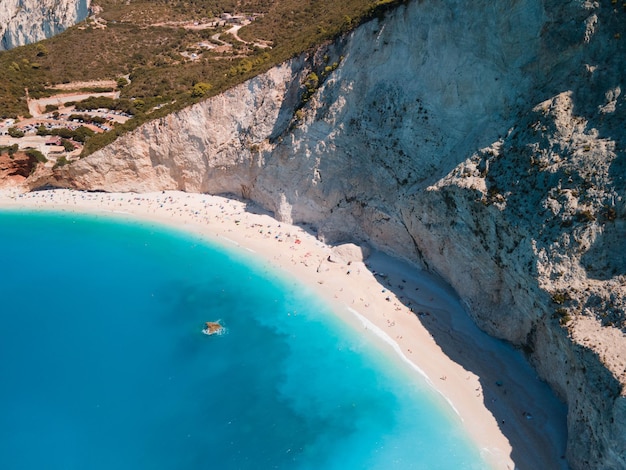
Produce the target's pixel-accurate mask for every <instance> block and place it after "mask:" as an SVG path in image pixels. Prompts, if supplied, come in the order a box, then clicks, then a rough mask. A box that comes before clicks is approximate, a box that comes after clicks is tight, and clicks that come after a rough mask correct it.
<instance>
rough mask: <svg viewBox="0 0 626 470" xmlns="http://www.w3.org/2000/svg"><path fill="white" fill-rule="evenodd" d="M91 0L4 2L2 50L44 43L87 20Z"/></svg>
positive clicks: (0, 17)
mask: <svg viewBox="0 0 626 470" xmlns="http://www.w3.org/2000/svg"><path fill="white" fill-rule="evenodd" d="M90 4H91V0H0V50H7V49H12V48H14V47H17V46H23V45H24V44H30V43H33V42H37V41H41V40H42V39H47V38H50V37H52V36H54V35H56V34H59V33H61V32H63V31H65V30H66V29H67V28H69V27H70V26H73V25H75V24H76V23H78V22H80V21H82V20H84V19H85V18H87V15H88V14H89V6H90Z"/></svg>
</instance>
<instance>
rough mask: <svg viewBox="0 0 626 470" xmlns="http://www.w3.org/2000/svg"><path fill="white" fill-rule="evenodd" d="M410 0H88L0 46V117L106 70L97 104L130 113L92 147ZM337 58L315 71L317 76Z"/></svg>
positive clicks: (24, 112) (24, 111)
mask: <svg viewBox="0 0 626 470" xmlns="http://www.w3.org/2000/svg"><path fill="white" fill-rule="evenodd" d="M406 1H407V0H345V1H342V2H336V1H333V0H303V1H295V0H276V1H272V0H239V1H234V0H186V1H178V0H134V1H133V2H127V1H122V0H94V1H93V2H92V7H93V8H94V11H97V12H98V13H97V14H96V15H95V16H92V17H90V18H88V19H87V20H86V21H84V22H82V23H80V24H79V25H76V26H74V27H72V28H70V29H68V30H67V31H65V32H64V33H62V34H60V35H58V36H55V37H53V38H51V39H49V40H46V41H42V42H40V43H37V44H31V45H27V46H23V47H19V48H16V49H13V50H10V51H4V52H1V53H0V103H2V104H1V105H0V118H20V117H28V116H29V112H28V107H27V95H26V93H25V90H26V89H27V90H28V95H29V96H30V98H32V99H37V98H42V97H46V96H53V95H54V94H57V93H61V92H63V91H60V90H53V89H52V87H51V85H58V84H64V83H71V82H76V81H81V82H85V81H95V80H98V81H99V80H111V81H113V82H114V83H116V85H117V91H118V92H119V94H120V97H119V100H118V101H117V102H115V103H109V104H108V105H107V106H102V105H101V104H102V103H98V108H107V109H114V110H120V109H123V110H124V111H125V112H128V113H129V114H132V115H133V118H132V119H131V120H129V121H127V122H125V123H123V124H118V125H116V126H115V128H114V129H113V130H111V131H109V132H105V133H104V134H96V135H94V136H93V137H92V138H90V139H89V140H88V141H87V142H86V145H85V147H84V149H83V155H88V154H89V153H91V152H93V151H95V150H97V149H99V148H101V147H102V146H104V145H107V144H108V143H110V142H112V141H113V140H114V139H115V138H117V136H119V135H121V134H123V133H125V132H128V131H129V130H132V129H134V128H136V127H137V126H139V125H140V124H142V123H143V122H146V121H147V120H149V119H154V118H158V117H162V116H165V115H167V114H169V113H171V112H174V111H176V110H179V109H181V108H183V107H186V106H188V105H190V104H193V103H195V102H197V101H199V100H202V99H205V98H207V97H210V96H213V95H216V94H219V93H221V92H223V91H224V90H226V89H228V88H231V87H233V86H234V85H237V84H239V83H241V82H243V81H245V80H247V79H249V78H251V77H253V76H255V75H258V74H259V73H262V72H265V71H266V70H268V69H270V68H271V67H273V66H275V65H277V64H279V63H281V62H283V61H285V60H287V59H289V58H291V57H294V56H296V55H298V54H300V53H302V52H304V51H306V50H308V49H310V48H313V47H316V46H317V45H319V44H322V43H323V42H325V41H328V40H332V39H333V38H335V37H337V36H338V35H341V34H343V33H345V32H346V31H349V30H350V29H353V28H355V27H356V26H358V25H359V24H361V23H362V22H364V21H368V20H370V19H373V18H376V17H381V16H383V15H384V14H385V13H386V12H387V11H388V10H389V9H391V8H393V7H395V6H397V5H399V4H402V3H406ZM238 23H240V24H238ZM234 26H236V28H235V29H232V28H233V27H234ZM227 31H228V32H229V33H228V34H225V33H226V32H227ZM333 66H335V65H334V64H327V65H326V68H327V69H328V70H323V71H319V72H316V73H317V75H318V83H319V80H321V79H322V78H323V77H321V75H322V74H323V73H325V74H328V73H330V72H332V70H333ZM310 78H311V79H313V78H314V77H310ZM310 85H311V86H310V87H309V86H307V90H309V89H311V90H314V89H315V88H316V86H315V83H314V80H311V83H310ZM83 90H89V91H90V92H95V91H94V90H97V92H104V91H110V90H111V88H110V87H95V88H87V89H85V88H83ZM75 91H76V90H75ZM87 106H96V102H95V99H94V100H92V101H89V102H88V103H84V102H83V103H80V104H78V106H77V109H78V110H79V111H81V110H85V109H90V108H88V107H87ZM91 109H93V108H91ZM50 111H54V109H53V108H52V107H51V108H50V109H48V110H47V112H50Z"/></svg>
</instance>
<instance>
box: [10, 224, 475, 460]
mask: <svg viewBox="0 0 626 470" xmlns="http://www.w3.org/2000/svg"><path fill="white" fill-rule="evenodd" d="M0 246H2V247H3V248H2V265H1V270H0V297H1V299H2V302H1V303H0V320H1V322H2V323H1V324H2V327H1V328H0V406H1V407H2V408H1V410H0V468H2V469H7V470H8V469H29V470H30V469H37V470H39V469H50V470H54V469H81V470H83V469H92V470H97V469H107V470H108V469H113V468H115V469H248V468H250V469H255V470H260V469H272V468H277V469H413V468H415V469H483V468H485V466H486V465H485V463H484V461H482V460H481V459H480V457H479V453H478V451H477V449H476V448H475V447H473V445H472V444H471V443H470V442H469V440H468V439H467V437H466V436H465V434H464V433H463V431H462V430H461V428H460V425H459V422H458V420H457V419H456V417H455V416H454V415H453V414H452V412H451V411H450V410H449V409H448V408H447V407H446V406H445V405H444V404H443V401H442V399H441V398H440V397H438V396H436V395H435V394H433V393H432V392H431V391H430V390H429V389H428V388H427V386H426V385H425V384H423V383H422V381H421V379H420V378H419V377H415V375H414V374H411V373H410V372H409V371H408V370H406V369H405V368H404V366H403V365H401V363H400V361H398V360H394V358H393V356H392V353H391V352H390V351H388V350H387V349H386V348H385V347H384V346H383V345H382V344H379V345H377V344H376V340H375V339H374V337H373V336H368V337H364V336H363V335H364V332H363V331H355V330H354V329H352V328H350V327H348V326H347V325H346V324H345V323H343V322H342V320H340V319H338V318H337V316H336V315H333V314H331V312H330V311H329V310H328V308H327V307H325V306H324V305H322V304H321V303H320V302H319V301H317V300H316V299H315V298H314V297H313V296H312V295H311V294H310V293H308V292H307V291H306V290H305V289H303V288H301V287H300V286H298V285H296V284H293V282H289V281H286V280H284V279H281V278H280V277H278V276H276V275H275V274H272V273H268V272H267V270H266V268H265V267H264V266H263V264H262V263H261V262H259V261H255V262H249V261H245V260H243V258H241V257H240V255H239V254H235V253H232V252H226V251H223V250H221V249H218V248H216V247H213V246H209V245H207V244H206V243H204V242H201V241H199V240H197V239H195V238H193V237H191V236H189V235H186V234H182V233H177V232H172V231H168V230H165V229H163V230H161V229H160V230H158V231H155V229H153V228H152V229H151V228H148V227H142V226H140V225H134V224H130V225H129V224H122V223H120V222H115V221H113V220H109V219H106V220H102V219H99V220H98V219H96V218H88V217H76V216H69V215H62V214H37V213H31V214H27V213H11V212H5V213H0ZM217 319H220V320H222V322H223V323H224V325H226V327H227V329H228V332H227V334H225V335H223V336H219V337H218V336H206V335H203V334H201V328H202V326H203V323H204V322H205V321H212V320H217Z"/></svg>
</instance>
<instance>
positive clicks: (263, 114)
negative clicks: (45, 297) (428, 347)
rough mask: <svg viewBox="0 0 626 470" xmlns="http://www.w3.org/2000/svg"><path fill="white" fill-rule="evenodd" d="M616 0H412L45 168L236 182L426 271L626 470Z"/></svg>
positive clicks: (603, 459) (621, 55)
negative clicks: (530, 368)
mask: <svg viewBox="0 0 626 470" xmlns="http://www.w3.org/2000/svg"><path fill="white" fill-rule="evenodd" d="M618 3H619V5H618V4H613V3H612V2H609V1H606V2H602V4H600V3H597V2H586V1H569V2H560V1H556V0H543V1H541V0H503V1H499V2H491V1H487V0H476V1H474V2H461V1H459V0H432V1H429V2H422V1H412V2H408V3H407V5H406V6H403V7H400V8H398V9H397V10H395V11H393V12H392V13H390V14H389V15H387V17H386V18H385V19H384V20H381V21H378V20H375V21H372V22H369V23H367V24H365V25H363V26H362V27H360V28H359V29H358V30H356V31H355V32H353V33H352V34H351V35H350V36H349V37H346V38H344V39H342V40H341V41H338V42H337V43H335V44H333V45H331V46H328V47H326V48H324V49H321V50H319V51H317V52H316V53H315V54H311V55H310V56H306V57H301V58H298V59H295V60H293V61H291V62H289V63H287V64H283V65H282V66H280V67H277V68H275V69H273V70H271V71H270V72H268V73H266V74H264V75H263V76H260V77H257V78H255V79H253V80H251V81H249V82H247V83H245V84H244V85H241V86H239V87H236V88H234V89H232V90H230V91H229V92H227V93H224V94H223V95H220V96H217V97H215V98H212V99H210V100H207V101H206V102H203V103H200V104H198V105H195V106H193V107H190V108H188V109H185V110H183V111H180V112H178V113H177V114H175V115H171V116H169V117H167V118H164V119H160V120H157V121H154V122H150V123H147V124H145V125H144V126H142V127H141V128H139V129H138V130H136V131H135V132H133V133H132V134H130V135H127V136H124V137H122V138H120V139H119V140H118V141H116V142H115V143H113V144H112V145H110V146H109V147H107V148H105V149H103V150H101V151H99V152H97V153H95V154H93V155H91V156H90V157H88V158H86V159H84V160H81V161H80V162H78V163H76V164H72V165H70V166H67V167H63V168H61V169H59V170H58V171H57V172H56V173H55V175H54V176H53V178H52V179H50V180H49V181H47V182H49V183H51V184H54V185H60V186H73V187H76V188H84V189H94V190H95V189H102V190H108V191H147V190H160V189H179V190H185V191H194V192H210V193H228V192H231V193H235V194H238V195H241V196H243V197H245V198H249V199H253V200H255V201H257V202H259V203H260V204H262V205H264V206H265V207H266V208H268V209H270V210H273V211H274V212H275V214H276V216H277V217H278V218H280V219H282V220H285V221H290V222H303V221H306V222H309V223H312V224H314V225H316V226H317V228H318V230H319V234H320V237H322V238H324V239H326V240H327V241H329V242H338V241H344V240H348V239H355V238H362V239H367V240H369V242H370V243H371V244H373V245H375V246H377V247H378V248H381V249H384V250H386V251H388V252H391V253H394V254H396V255H399V256H402V257H404V258H406V259H409V260H411V261H413V262H415V263H418V264H421V265H423V266H426V267H427V268H428V269H430V270H432V271H435V272H437V273H439V274H440V275H441V276H442V277H443V278H445V279H446V280H447V281H448V282H449V283H450V284H451V285H452V286H453V287H454V288H455V289H456V290H457V292H458V293H459V295H460V296H461V297H462V298H463V299H464V300H465V302H466V304H467V307H468V310H469V311H470V313H471V315H472V316H473V318H474V319H475V320H476V322H477V323H478V324H479V325H480V326H481V327H482V328H484V329H485V330H486V331H488V332H489V333H491V334H493V335H495V336H498V337H500V338H504V339H506V340H508V341H511V342H512V343H514V344H515V345H518V346H519V347H521V348H523V349H524V350H525V351H526V352H527V353H528V356H529V358H530V359H531V361H532V362H533V364H534V365H535V367H536V369H537V371H538V373H539V374H540V375H541V376H542V377H543V378H545V380H547V381H548V382H549V383H550V384H551V386H552V387H553V389H554V390H555V391H556V392H557V393H558V394H559V396H561V397H562V398H563V399H564V400H565V401H566V403H567V405H568V410H569V411H568V428H569V441H568V451H567V452H568V453H567V457H568V460H569V462H570V464H571V466H572V467H574V468H577V469H588V468H607V469H609V468H615V469H617V468H626V397H625V394H626V392H625V389H624V384H625V383H626V370H625V367H626V339H625V338H624V332H625V331H626V323H625V319H626V316H625V308H626V301H625V296H624V294H625V292H626V288H625V285H626V261H625V259H626V258H625V257H624V253H625V252H626V250H625V248H626V245H625V244H626V241H625V240H626V236H625V235H626V204H625V203H624V195H625V191H626V187H625V182H624V174H625V171H624V170H625V167H626V154H625V152H624V138H625V129H626V126H625V125H626V119H625V118H626V108H625V106H624V96H623V94H622V89H623V88H624V83H623V80H624V74H623V71H624V70H626V63H625V62H626V60H625V58H626V54H625V45H624V44H625V41H626V27H625V26H624V25H626V9H624V8H623V7H622V5H621V2H618ZM335 63H336V66H335ZM312 73H315V75H312ZM305 82H308V84H309V88H311V84H313V85H314V86H313V88H316V91H315V93H314V94H313V95H312V96H311V97H310V98H309V97H308V92H307V91H306V87H305V86H304V83H305ZM41 183H42V181H41V180H40V181H39V182H37V183H36V184H41ZM33 184H35V183H33Z"/></svg>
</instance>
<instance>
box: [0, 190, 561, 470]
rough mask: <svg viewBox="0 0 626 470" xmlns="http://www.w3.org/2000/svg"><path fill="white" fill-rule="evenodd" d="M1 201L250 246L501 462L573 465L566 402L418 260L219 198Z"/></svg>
mask: <svg viewBox="0 0 626 470" xmlns="http://www.w3.org/2000/svg"><path fill="white" fill-rule="evenodd" d="M0 208H12V209H37V210H39V209H42V210H44V209H45V210H49V209H55V210H63V211H69V212H83V213H84V212H89V213H94V214H98V213H101V214H103V215H107V216H115V217H121V218H123V219H131V220H138V219H140V220H143V221H145V222H146V223H151V222H156V223H159V224H166V225H169V226H173V227H175V228H177V229H181V230H186V231H190V232H193V233H195V234H198V235H201V236H203V237H205V238H207V239H209V240H211V241H213V242H218V243H220V244H222V245H224V246H230V247H231V248H232V247H235V248H236V249H242V250H243V249H245V250H247V251H248V252H250V253H252V254H253V255H254V256H257V257H258V258H259V259H262V260H264V261H265V262H267V263H268V264H269V265H271V266H272V267H273V268H278V269H280V270H282V271H284V272H285V273H287V274H288V275H290V276H291V277H294V278H295V279H298V280H299V281H300V282H302V283H305V284H307V285H308V286H310V287H311V288H313V289H314V290H315V291H316V292H317V293H318V294H319V295H320V296H322V297H323V298H325V299H326V300H327V301H328V302H329V304H330V305H331V307H332V308H333V309H334V311H336V312H337V314H338V315H341V316H342V317H344V318H345V319H346V320H347V321H348V322H350V323H352V324H354V325H355V327H356V328H359V329H360V330H361V331H362V334H363V335H369V336H370V338H371V340H372V341H380V340H381V339H382V340H383V341H385V342H386V343H387V346H385V347H389V348H393V349H394V350H395V351H396V352H397V354H398V355H399V357H400V358H401V359H403V360H404V361H406V362H408V363H410V364H411V365H412V367H413V368H414V370H415V371H417V372H416V373H419V374H422V375H423V376H424V377H425V380H426V381H427V382H429V383H430V384H431V385H432V387H433V388H434V389H435V390H437V391H438V392H439V393H440V394H441V395H442V396H443V397H444V398H445V400H447V401H448V403H449V404H450V406H451V407H452V408H453V409H454V410H455V412H456V413H457V414H458V416H459V419H460V420H461V421H462V422H463V425H464V426H465V427H466V429H467V430H468V432H469V434H470V435H471V436H472V438H473V439H474V441H475V442H476V444H477V445H478V446H479V448H480V449H481V452H482V454H483V455H484V457H485V458H486V459H487V460H488V461H489V462H490V463H491V465H492V466H493V468H496V469H513V468H514V467H516V468H520V469H537V468H550V469H559V468H567V465H566V463H565V460H564V459H562V457H561V456H562V455H563V454H564V447H565V438H566V436H565V432H566V430H565V408H564V406H563V405H562V404H561V403H560V402H558V401H557V400H556V399H555V398H554V396H553V395H552V394H551V393H550V392H549V389H548V388H547V386H546V385H545V384H544V383H542V382H540V381H539V380H538V379H537V378H536V376H535V374H534V372H533V370H532V369H531V368H530V367H529V366H528V364H527V363H526V362H525V361H524V360H523V359H522V357H521V355H520V354H519V353H518V352H517V351H514V350H513V349H512V348H510V347H508V346H507V345H504V344H503V343H501V342H499V341H497V340H495V339H493V338H490V337H488V336H487V335H485V334H484V333H482V332H481V331H479V330H478V329H477V328H476V326H475V325H474V324H473V323H472V322H471V320H470V319H469V317H468V316H467V314H466V313H465V311H464V310H463V307H462V305H461V303H460V302H459V300H458V299H457V298H456V296H455V295H454V293H453V292H451V291H450V290H449V289H448V288H447V287H446V286H445V285H444V284H442V283H440V282H439V281H437V280H436V279H434V278H433V277H432V276H429V275H427V274H426V273H424V272H421V271H419V270H416V269H415V268H414V267H411V266H409V265H407V264H404V263H402V262H400V261H398V260H396V259H393V258H390V257H388V256H386V255H383V254H381V253H377V252H375V253H374V254H373V255H372V256H371V257H370V258H369V259H368V260H366V262H365V263H362V262H352V263H350V264H347V263H346V262H343V261H341V260H339V259H336V257H331V259H333V261H329V256H331V255H332V251H331V248H330V247H328V246H326V245H324V244H322V243H321V242H320V241H318V240H317V239H316V238H315V237H314V236H313V235H311V234H310V233H308V232H307V231H306V230H305V229H304V228H302V227H297V226H291V225H286V224H282V223H279V222H277V221H276V220H274V219H273V218H272V217H270V215H268V214H267V213H265V212H264V211H262V210H260V209H258V208H255V207H254V206H248V205H247V204H246V203H244V202H240V201H236V200H231V199H226V198H222V197H217V196H208V195H200V194H186V193H180V192H163V193H150V194H141V195H138V194H115V193H112V194H108V193H85V192H80V191H71V190H54V191H40V192H34V193H28V194H20V193H19V192H18V191H17V190H13V191H11V190H5V191H0Z"/></svg>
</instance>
